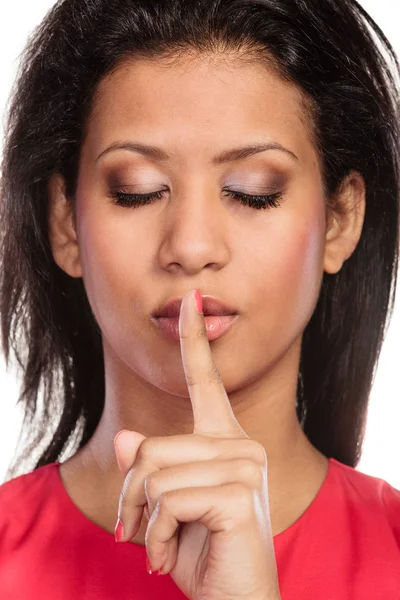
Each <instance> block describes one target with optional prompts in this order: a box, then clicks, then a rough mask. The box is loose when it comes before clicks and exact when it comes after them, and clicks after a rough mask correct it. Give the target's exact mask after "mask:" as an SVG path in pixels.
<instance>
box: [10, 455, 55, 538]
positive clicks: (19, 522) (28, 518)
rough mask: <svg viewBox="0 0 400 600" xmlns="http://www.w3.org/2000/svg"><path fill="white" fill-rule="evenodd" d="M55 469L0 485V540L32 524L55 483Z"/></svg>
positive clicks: (46, 467) (41, 469) (45, 468)
mask: <svg viewBox="0 0 400 600" xmlns="http://www.w3.org/2000/svg"><path fill="white" fill-rule="evenodd" d="M58 465H59V463H57V462H53V463H50V464H48V465H44V466H43V467H39V468H38V469H36V470H34V471H31V472H30V473H25V474H23V475H19V476H18V477H14V478H13V479H10V480H8V481H6V482H5V483H2V484H1V485H0V540H2V541H4V539H5V534H8V536H9V535H11V534H12V535H13V536H14V535H15V534H16V532H18V531H19V532H22V531H23V530H26V528H27V527H28V528H29V526H30V525H31V524H32V523H34V521H35V519H36V518H37V517H38V514H39V512H41V511H43V508H44V507H45V505H46V500H47V499H48V498H49V496H50V495H51V493H52V488H53V487H54V486H55V485H56V483H57V479H56V478H55V477H54V475H56V469H57V468H58Z"/></svg>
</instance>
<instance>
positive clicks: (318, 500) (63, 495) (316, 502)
mask: <svg viewBox="0 0 400 600" xmlns="http://www.w3.org/2000/svg"><path fill="white" fill-rule="evenodd" d="M328 461H329V463H328V471H327V474H326V475H325V479H324V480H323V482H322V484H321V486H320V488H319V490H318V492H317V493H316V495H315V497H314V499H313V500H312V502H311V503H310V504H309V506H308V507H307V508H306V510H305V511H304V512H303V513H302V514H301V515H300V517H299V518H298V519H297V520H296V521H295V522H294V523H292V525H290V526H289V527H287V528H286V529H285V530H284V531H281V532H280V533H278V534H276V535H274V537H273V540H274V544H281V543H284V542H285V540H286V538H289V537H291V536H293V535H295V534H296V531H297V529H298V528H299V527H300V526H301V525H302V523H303V522H304V520H305V519H308V518H311V517H312V515H313V514H314V513H316V512H318V509H319V506H320V505H324V503H325V502H326V498H327V496H328V494H329V490H330V488H331V483H332V478H333V470H334V465H341V463H340V462H339V461H337V460H336V459H335V458H332V457H331V458H329V459H328ZM60 465H61V463H60V462H58V461H57V462H54V463H51V464H49V465H47V466H53V467H54V471H55V474H56V477H57V480H58V481H57V486H58V489H59V492H60V500H61V501H62V502H63V504H64V507H65V511H66V515H67V514H68V512H71V511H72V512H73V513H74V516H73V519H74V521H76V520H78V522H80V524H81V525H80V526H81V527H85V528H87V529H89V530H90V531H89V532H88V533H89V535H94V534H96V535H100V536H107V538H108V539H112V540H113V541H114V534H112V533H110V532H109V531H107V530H106V529H103V528H102V527H101V526H100V525H98V524H97V523H95V522H94V521H91V520H90V519H89V517H87V516H86V515H85V514H84V513H82V512H81V510H80V509H79V508H78V507H77V505H76V504H75V503H74V501H73V500H72V498H71V497H70V496H69V495H68V493H67V490H66V489H65V487H64V483H63V481H62V479H61V475H60V471H59V467H60ZM67 518H68V517H67ZM130 545H132V546H136V547H137V548H143V549H145V546H141V545H140V544H135V543H134V542H131V544H130Z"/></svg>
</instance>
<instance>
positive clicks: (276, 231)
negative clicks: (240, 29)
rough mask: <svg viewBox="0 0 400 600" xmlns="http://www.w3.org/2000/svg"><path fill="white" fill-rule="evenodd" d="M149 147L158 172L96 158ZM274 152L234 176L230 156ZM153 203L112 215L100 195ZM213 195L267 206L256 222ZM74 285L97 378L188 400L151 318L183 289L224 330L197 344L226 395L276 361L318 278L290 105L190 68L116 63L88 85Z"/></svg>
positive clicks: (203, 68) (265, 79)
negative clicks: (207, 349)
mask: <svg viewBox="0 0 400 600" xmlns="http://www.w3.org/2000/svg"><path fill="white" fill-rule="evenodd" d="M122 143H130V144H146V145H151V146H157V147H158V148H160V149H162V151H163V152H164V153H165V154H166V155H167V158H163V159H162V160H161V159H158V158H155V157H151V156H148V155H146V154H143V153H140V152H137V151H132V150H129V149H127V148H125V149H122V148H120V149H118V148H117V149H114V150H111V151H108V152H105V151H106V150H107V149H108V148H110V146H111V145H116V144H122ZM260 143H271V144H280V145H281V146H282V147H283V148H284V149H285V150H283V149H281V150H279V149H269V150H264V151H262V152H257V153H253V154H249V155H248V156H243V157H242V158H240V159H236V160H226V161H223V162H216V161H214V159H215V157H217V156H218V155H220V154H221V153H223V152H226V151H228V150H231V149H233V148H239V147H244V146H248V145H252V144H260ZM160 190H164V191H163V192H162V194H161V198H159V199H156V200H154V201H153V202H151V203H150V204H145V205H142V206H140V205H138V206H136V207H124V206H118V205H117V204H115V203H114V201H113V200H115V199H113V198H112V195H113V194H115V193H116V192H125V193H132V194H133V193H136V194H148V193H149V192H157V191H160ZM227 191H238V192H242V193H245V194H251V195H263V194H275V193H281V194H282V198H281V199H279V202H280V206H278V207H268V204H267V208H266V209H261V210H257V209H255V208H253V207H251V206H245V205H243V204H241V202H240V201H239V200H237V199H235V198H234V197H232V196H229V195H228V194H227ZM76 218H77V237H78V242H79V265H80V267H79V268H80V271H79V272H75V276H80V275H83V278H84V284H85V288H86V291H87V295H88V298H89V302H90V304H91V307H92V310H93V313H94V315H95V317H96V320H97V322H98V324H99V326H100V328H101V330H102V335H103V343H104V350H105V360H106V363H107V362H109V363H110V361H111V363H112V364H113V367H114V369H115V368H116V369H117V370H118V371H119V373H120V375H121V377H122V376H123V377H124V378H125V381H126V383H127V385H129V382H131V383H133V382H134V380H135V379H136V380H137V377H138V376H139V377H140V378H142V379H143V380H145V381H146V382H148V383H150V384H151V385H154V386H155V387H156V388H159V389H162V390H164V391H166V392H169V393H172V394H176V395H180V396H188V392H187V386H186V383H185V378H184V372H183V367H182V361H181V354H180V344H179V342H178V341H173V340H169V339H167V338H166V337H164V336H163V335H162V334H161V333H160V331H159V330H158V328H157V327H156V326H155V324H154V323H153V321H152V314H153V312H154V310H155V309H156V308H157V307H159V306H160V304H162V303H165V302H166V301H167V300H168V299H170V298H172V297H176V296H178V297H182V296H184V295H185V294H186V293H187V292H188V291H189V290H190V289H192V288H199V289H200V291H201V293H202V294H203V295H212V296H216V297H217V298H219V299H221V300H222V301H223V302H226V303H227V304H229V305H230V306H231V307H233V309H234V310H235V311H236V312H237V313H239V318H238V320H237V322H236V323H235V325H234V327H232V328H231V329H230V330H229V331H228V332H227V333H226V334H225V335H223V336H222V337H221V338H219V339H217V340H215V341H212V342H211V349H212V352H213V357H214V360H215V362H216V365H217V367H218V369H219V371H220V373H221V377H222V380H223V382H224V385H225V388H226V390H227V391H228V392H229V391H231V392H232V391H235V390H239V389H240V388H242V387H243V386H245V385H246V384H249V383H250V382H253V381H256V380H257V379H259V378H260V377H262V376H263V375H265V374H266V373H267V371H268V370H269V368H271V367H272V366H273V365H274V364H275V363H276V361H277V360H283V358H284V356H285V354H286V353H287V352H288V350H289V349H290V348H291V347H293V345H294V344H295V343H296V344H297V347H299V343H300V339H301V335H302V332H303V330H304V328H305V326H306V325H307V323H308V321H309V319H310V317H311V315H312V313H313V311H314V308H315V305H316V302H317V299H318V295H319V290H320V285H321V281H322V275H323V271H324V268H325V266H326V265H325V263H324V261H325V241H326V240H325V235H326V228H325V218H326V215H325V204H324V197H323V192H322V181H321V174H320V169H319V163H318V156H317V153H316V150H315V148H314V146H313V145H312V142H311V141H310V133H309V130H308V129H307V124H306V121H305V117H304V116H302V113H301V105H300V99H299V96H298V94H297V92H296V89H295V88H294V87H292V86H290V85H289V84H287V83H284V82H283V81H281V80H280V79H278V78H277V76H276V75H274V74H273V73H272V72H270V71H267V70H266V68H265V67H264V66H261V64H253V65H249V64H246V65H245V64H241V63H240V61H239V60H238V59H235V60H233V59H232V60H230V59H229V58H228V59H227V58H226V57H225V58H222V57H220V58H214V59H213V60H209V59H208V58H198V59H197V60H191V61H187V62H186V63H184V62H182V63H181V64H175V65H174V66H166V65H164V64H162V63H161V62H159V63H158V64H157V65H155V64H152V63H150V62H146V61H138V62H131V63H126V64H125V65H124V66H123V67H121V68H119V69H118V70H117V71H116V72H114V73H113V74H112V75H111V76H109V77H108V78H107V79H104V80H103V81H102V83H101V84H100V86H99V88H98V91H97V96H96V105H95V111H94V112H93V113H92V116H91V119H90V121H89V125H88V135H87V138H86V139H85V142H84V144H83V147H82V153H81V162H80V172H79V179H78V188H77V196H76Z"/></svg>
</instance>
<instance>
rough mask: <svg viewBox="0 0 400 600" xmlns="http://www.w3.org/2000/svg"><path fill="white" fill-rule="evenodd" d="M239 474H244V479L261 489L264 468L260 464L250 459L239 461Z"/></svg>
mask: <svg viewBox="0 0 400 600" xmlns="http://www.w3.org/2000/svg"><path fill="white" fill-rule="evenodd" d="M238 466H239V472H240V473H241V474H242V476H243V478H244V479H245V480H246V481H248V482H250V484H252V485H255V486H256V487H259V486H260V485H261V484H262V482H263V480H264V475H263V468H262V466H261V465H260V464H259V463H258V462H254V460H250V459H248V458H242V459H239V465H238Z"/></svg>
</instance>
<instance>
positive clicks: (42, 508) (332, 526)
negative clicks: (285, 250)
mask: <svg viewBox="0 0 400 600" xmlns="http://www.w3.org/2000/svg"><path fill="white" fill-rule="evenodd" d="M59 465H60V463H59V462H53V463H51V464H48V465H45V466H44V467H40V468H39V469H36V470H35V471H32V472H31V473H27V474H25V475H20V476H19V477H15V478H14V479H11V480H9V481H7V482H6V483H3V484H2V485H0V598H2V599H3V598H4V600H28V599H29V600H44V599H46V600H47V599H50V598H51V600H77V599H79V600H102V599H104V600H110V599H114V598H115V599H118V600H156V599H157V600H159V599H160V598H168V600H184V599H185V598H186V596H185V595H184V594H183V593H182V592H181V591H180V589H179V588H178V587H177V585H176V584H175V583H174V581H173V579H172V578H171V576H170V575H163V576H162V577H158V576H157V575H149V574H148V573H147V572H146V568H145V563H146V548H145V546H139V545H137V544H133V543H130V542H125V543H119V544H117V543H116V542H115V541H114V535H113V534H111V533H109V532H107V531H105V530H104V529H102V528H101V527H100V526H99V525H96V524H95V523H93V522H92V521H90V520H89V519H88V518H87V517H86V516H85V515H84V514H83V513H82V512H81V511H80V510H79V509H78V508H77V506H76V505H75V504H74V503H73V502H72V500H71V498H70V497H69V496H68V494H67V492H66V490H65V488H64V485H63V482H62V479H61V477H60V474H59ZM274 548H275V555H276V560H277V565H278V573H279V581H280V589H281V595H282V599H283V600H394V599H399V598H400V491H399V490H396V489H394V488H393V487H392V486H391V485H389V484H388V483H387V482H385V481H384V480H382V479H378V478H376V477H372V476H370V475H366V474H364V473H360V472H359V471H357V470H355V469H353V468H352V467H348V466H346V465H344V464H342V463H340V462H338V461H337V460H335V459H333V458H331V459H329V470H328V473H327V476H326V478H325V480H324V482H323V484H322V486H321V488H320V490H319V492H318V494H317V496H316V497H315V498H314V500H313V502H312V503H311V504H310V506H309V507H308V508H307V510H306V511H305V512H304V513H303V514H302V515H301V517H300V518H299V519H298V520H297V521H296V522H295V523H294V524H293V525H291V526H290V527H289V528H288V529H286V530H285V531H283V532H282V533H280V534H278V535H276V536H275V537H274Z"/></svg>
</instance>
